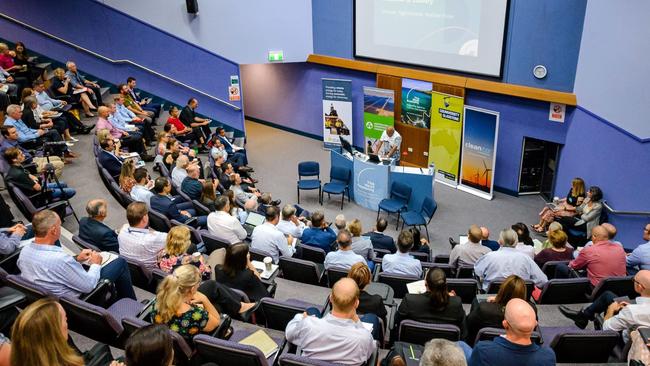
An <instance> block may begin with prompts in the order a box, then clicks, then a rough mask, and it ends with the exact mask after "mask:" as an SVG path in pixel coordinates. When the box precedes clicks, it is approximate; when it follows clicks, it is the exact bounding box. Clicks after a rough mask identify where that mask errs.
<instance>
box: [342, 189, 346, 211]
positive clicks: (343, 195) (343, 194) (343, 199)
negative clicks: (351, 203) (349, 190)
mask: <svg viewBox="0 0 650 366" xmlns="http://www.w3.org/2000/svg"><path fill="white" fill-rule="evenodd" d="M343 202H345V192H343V193H341V210H342V209H343Z"/></svg>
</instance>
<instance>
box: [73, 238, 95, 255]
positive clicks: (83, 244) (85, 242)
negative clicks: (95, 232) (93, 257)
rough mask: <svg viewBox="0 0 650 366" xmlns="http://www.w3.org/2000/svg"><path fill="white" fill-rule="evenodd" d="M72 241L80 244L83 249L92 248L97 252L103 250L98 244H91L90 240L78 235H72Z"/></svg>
mask: <svg viewBox="0 0 650 366" xmlns="http://www.w3.org/2000/svg"><path fill="white" fill-rule="evenodd" d="M72 241H73V242H74V243H75V244H77V245H78V246H80V247H81V249H90V250H94V251H96V252H101V250H100V249H99V248H98V247H97V246H95V245H93V244H90V243H89V242H87V241H85V240H83V239H81V237H79V236H78V235H73V236H72Z"/></svg>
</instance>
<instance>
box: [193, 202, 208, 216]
mask: <svg viewBox="0 0 650 366" xmlns="http://www.w3.org/2000/svg"><path fill="white" fill-rule="evenodd" d="M192 206H194V210H196V215H197V216H208V215H209V214H210V209H209V208H207V207H206V206H205V205H204V204H202V203H201V202H199V201H197V200H192Z"/></svg>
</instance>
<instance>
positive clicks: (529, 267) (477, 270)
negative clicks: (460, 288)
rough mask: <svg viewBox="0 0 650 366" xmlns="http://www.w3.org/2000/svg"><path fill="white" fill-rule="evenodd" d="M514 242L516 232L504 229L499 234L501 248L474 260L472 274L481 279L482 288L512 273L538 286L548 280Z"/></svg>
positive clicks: (515, 240) (486, 287)
mask: <svg viewBox="0 0 650 366" xmlns="http://www.w3.org/2000/svg"><path fill="white" fill-rule="evenodd" d="M516 244H517V233H516V232H515V231H514V230H512V229H504V230H502V231H501V233H500V234H499V245H500V246H501V248H499V250H497V251H495V252H491V253H488V254H486V255H484V256H482V257H481V258H480V259H479V260H478V261H476V263H475V264H474V274H476V275H477V276H478V277H479V278H480V279H481V281H483V290H485V291H487V289H488V287H490V282H492V281H498V280H504V279H506V278H507V277H508V276H510V275H513V274H514V275H517V276H519V277H521V278H523V279H524V280H530V281H533V282H534V283H535V285H537V286H538V287H542V286H543V285H544V284H546V282H548V278H547V277H546V275H545V274H544V272H542V270H541V269H539V267H538V266H537V264H536V263H535V262H534V261H533V259H532V258H531V257H530V256H528V255H526V254H524V253H522V252H520V251H518V250H516V249H515V245H516Z"/></svg>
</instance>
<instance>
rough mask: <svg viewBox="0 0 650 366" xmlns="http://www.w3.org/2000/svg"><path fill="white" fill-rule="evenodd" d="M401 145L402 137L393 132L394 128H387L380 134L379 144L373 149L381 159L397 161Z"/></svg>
mask: <svg viewBox="0 0 650 366" xmlns="http://www.w3.org/2000/svg"><path fill="white" fill-rule="evenodd" d="M400 145H402V136H401V135H400V134H399V133H398V132H397V131H395V128H393V127H388V128H387V129H386V130H384V132H382V133H381V137H380V138H379V144H377V147H376V148H375V154H377V155H379V156H381V157H382V158H392V159H395V160H399V154H400V152H399V148H400Z"/></svg>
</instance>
